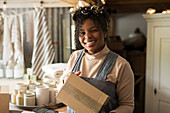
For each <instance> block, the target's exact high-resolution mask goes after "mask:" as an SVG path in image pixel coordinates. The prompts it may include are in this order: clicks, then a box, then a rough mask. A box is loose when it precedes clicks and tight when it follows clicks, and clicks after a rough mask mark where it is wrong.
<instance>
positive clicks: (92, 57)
mask: <svg viewBox="0 0 170 113" xmlns="http://www.w3.org/2000/svg"><path fill="white" fill-rule="evenodd" d="M84 51H85V56H87V57H88V59H96V58H97V59H98V58H102V57H105V56H106V55H107V53H108V52H109V48H108V47H107V46H106V45H105V47H104V48H103V49H102V50H101V51H99V52H98V53H95V54H92V55H91V54H89V53H88V52H86V50H85V49H84Z"/></svg>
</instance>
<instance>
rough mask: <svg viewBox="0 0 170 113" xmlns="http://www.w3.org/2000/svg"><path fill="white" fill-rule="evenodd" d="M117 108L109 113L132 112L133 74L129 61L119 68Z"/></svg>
mask: <svg viewBox="0 0 170 113" xmlns="http://www.w3.org/2000/svg"><path fill="white" fill-rule="evenodd" d="M116 91H117V94H118V106H119V107H118V108H116V109H115V110H113V111H111V113H133V109H134V74H133V72H132V69H131V67H130V64H129V63H127V62H126V63H125V65H123V66H122V67H121V68H120V71H119V75H118V81H117V88H116Z"/></svg>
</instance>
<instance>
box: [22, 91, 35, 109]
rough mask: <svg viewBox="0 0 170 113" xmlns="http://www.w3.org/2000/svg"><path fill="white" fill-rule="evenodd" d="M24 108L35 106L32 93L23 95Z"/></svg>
mask: <svg viewBox="0 0 170 113" xmlns="http://www.w3.org/2000/svg"><path fill="white" fill-rule="evenodd" d="M24 106H35V94H34V93H25V94H24Z"/></svg>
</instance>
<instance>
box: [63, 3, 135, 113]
mask: <svg viewBox="0 0 170 113" xmlns="http://www.w3.org/2000/svg"><path fill="white" fill-rule="evenodd" d="M73 20H74V21H75V26H76V27H75V39H76V43H77V44H79V45H81V48H83V49H81V50H77V51H74V52H73V53H72V55H71V56H70V59H69V61H68V64H67V68H66V71H65V72H64V74H63V75H62V78H63V83H66V81H67V79H68V78H69V76H70V75H71V74H72V73H73V74H75V75H77V76H80V77H81V78H82V79H83V80H85V81H87V82H88V83H90V84H91V85H93V86H94V87H96V88H98V89H99V90H101V91H102V92H104V93H105V94H107V95H109V96H110V100H109V101H108V103H107V104H106V105H104V106H103V107H102V109H101V110H100V112H101V113H109V112H110V113H113V112H116V113H132V112H133V108H134V75H133V72H132V70H131V67H130V64H129V63H128V62H127V61H126V60H125V59H124V58H122V57H121V56H119V55H118V54H116V53H115V52H112V51H110V50H109V49H108V47H107V45H106V43H105V42H106V40H107V33H108V23H109V21H108V19H107V15H106V13H105V12H104V8H103V7H102V6H101V7H97V6H91V7H84V8H80V9H78V10H77V11H76V12H75V14H74V16H73ZM75 106H76V105H75ZM77 106H78V105H77ZM73 109H74V108H70V107H68V109H67V113H75V112H76V111H74V110H73Z"/></svg>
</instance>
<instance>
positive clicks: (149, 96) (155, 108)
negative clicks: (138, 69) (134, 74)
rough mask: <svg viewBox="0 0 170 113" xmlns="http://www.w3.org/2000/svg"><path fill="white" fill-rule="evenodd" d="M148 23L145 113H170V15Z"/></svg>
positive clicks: (147, 17)
mask: <svg viewBox="0 0 170 113" xmlns="http://www.w3.org/2000/svg"><path fill="white" fill-rule="evenodd" d="M143 17H144V18H145V20H146V21H147V60H146V61H147V62H146V95H145V113H170V14H159V13H158V14H153V15H148V14H145V15H143Z"/></svg>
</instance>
